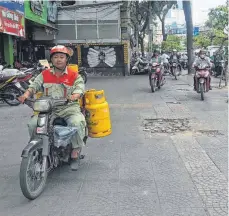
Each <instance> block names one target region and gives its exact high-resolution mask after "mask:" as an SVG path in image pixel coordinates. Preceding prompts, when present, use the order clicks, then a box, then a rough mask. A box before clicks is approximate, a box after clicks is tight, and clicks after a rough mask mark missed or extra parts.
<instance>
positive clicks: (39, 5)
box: [24, 0, 47, 25]
mask: <svg viewBox="0 0 229 216" xmlns="http://www.w3.org/2000/svg"><path fill="white" fill-rule="evenodd" d="M24 5H25V18H26V19H29V20H32V21H33V22H36V23H40V24H44V25H45V24H47V1H40V0H33V1H25V2H24Z"/></svg>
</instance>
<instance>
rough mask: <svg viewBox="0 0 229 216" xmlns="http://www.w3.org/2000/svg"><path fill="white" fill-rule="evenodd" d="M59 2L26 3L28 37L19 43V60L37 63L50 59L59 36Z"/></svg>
mask: <svg viewBox="0 0 229 216" xmlns="http://www.w3.org/2000/svg"><path fill="white" fill-rule="evenodd" d="M57 5H58V2H57V1H50V0H49V1H39V0H37V1H24V10H25V26H26V37H25V39H24V40H19V41H18V43H17V44H18V47H20V49H18V60H19V61H31V62H37V61H38V60H39V59H44V58H46V57H48V52H49V49H50V47H51V46H52V45H54V43H53V40H54V39H55V35H56V34H57V30H58V29H57V28H56V27H55V23H56V20H57Z"/></svg>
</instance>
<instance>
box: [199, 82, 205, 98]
mask: <svg viewBox="0 0 229 216" xmlns="http://www.w3.org/2000/svg"><path fill="white" fill-rule="evenodd" d="M200 97H201V100H202V101H203V100H204V84H203V83H200Z"/></svg>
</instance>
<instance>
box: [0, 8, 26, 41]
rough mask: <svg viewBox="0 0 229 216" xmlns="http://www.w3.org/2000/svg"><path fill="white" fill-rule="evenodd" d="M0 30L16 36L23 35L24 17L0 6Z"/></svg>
mask: <svg viewBox="0 0 229 216" xmlns="http://www.w3.org/2000/svg"><path fill="white" fill-rule="evenodd" d="M1 24H2V26H1ZM0 31H2V32H4V33H6V34H10V35H15V36H18V37H25V20H24V17H23V16H22V15H20V14H18V13H16V12H15V11H11V10H9V9H7V8H3V7H0Z"/></svg>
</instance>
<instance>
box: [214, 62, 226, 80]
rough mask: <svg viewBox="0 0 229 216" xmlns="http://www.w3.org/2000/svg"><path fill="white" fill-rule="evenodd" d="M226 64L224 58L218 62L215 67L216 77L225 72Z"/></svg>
mask: <svg viewBox="0 0 229 216" xmlns="http://www.w3.org/2000/svg"><path fill="white" fill-rule="evenodd" d="M224 64H225V62H224V60H220V61H219V62H218V66H216V67H215V77H218V76H220V75H221V74H222V73H223V70H224Z"/></svg>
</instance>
